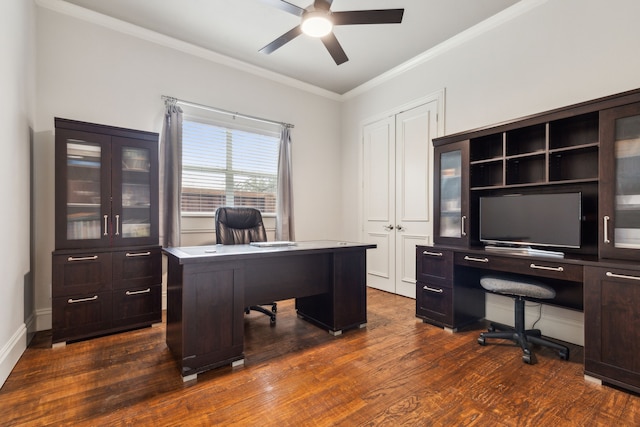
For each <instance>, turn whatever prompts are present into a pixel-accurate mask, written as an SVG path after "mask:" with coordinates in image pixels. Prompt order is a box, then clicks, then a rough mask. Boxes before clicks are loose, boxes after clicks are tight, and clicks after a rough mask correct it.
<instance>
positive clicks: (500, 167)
mask: <svg viewBox="0 0 640 427" xmlns="http://www.w3.org/2000/svg"><path fill="white" fill-rule="evenodd" d="M433 144H434V153H435V158H434V212H435V215H434V242H435V246H434V247H433V248H430V249H428V251H430V252H436V253H440V252H442V253H443V256H442V257H441V259H440V260H437V259H436V258H433V257H431V256H427V255H426V252H425V253H424V254H423V253H421V252H418V254H417V258H416V268H417V271H416V278H417V285H416V286H417V287H416V291H417V301H416V315H417V316H418V317H420V318H423V319H425V320H426V321H430V322H433V323H436V324H440V325H443V326H446V327H450V328H451V327H453V328H455V327H456V325H457V322H458V321H457V319H456V316H459V315H460V314H459V310H462V311H464V310H465V309H466V306H465V305H464V304H461V302H460V301H461V300H462V298H459V297H460V296H461V295H460V294H459V292H460V291H459V290H458V289H459V288H461V289H463V290H465V287H466V285H465V282H467V283H468V282H474V281H475V282H476V283H477V281H478V277H474V276H473V274H474V273H473V271H483V270H484V271H505V272H511V273H518V274H525V275H531V276H535V277H541V278H543V279H544V280H545V281H546V282H548V283H550V284H551V285H552V286H555V289H556V298H555V299H554V301H551V302H548V303H550V304H554V303H557V304H558V305H560V306H564V307H568V308H572V309H577V310H581V309H583V305H584V313H585V354H586V361H585V372H587V373H589V374H590V375H592V376H594V377H597V378H601V379H604V380H606V381H608V382H610V383H613V384H616V385H619V386H622V387H627V388H631V389H633V390H635V391H638V387H639V386H640V379H639V378H640V358H639V357H638V356H637V354H638V348H636V347H637V345H636V342H640V340H638V338H639V337H638V334H637V332H635V331H634V329H633V327H632V325H634V324H638V323H640V318H639V315H638V310H637V307H638V303H640V279H638V276H639V274H638V270H637V261H638V260H640V89H637V90H632V91H628V92H624V93H621V94H616V95H611V96H607V97H604V98H599V99H595V100H592V101H587V102H583V103H580V104H575V105H571V106H567V107H562V108H558V109H555V110H552V111H547V112H543V113H540V114H535V115H531V116H528V117H523V118H521V119H517V120H513V121H509V122H505V123H501V124H498V125H494V126H487V127H483V128H478V129H475V130H470V131H467V132H460V133H458V134H452V135H446V136H443V137H440V138H436V139H434V141H433ZM572 192H573V193H575V192H579V193H581V210H582V212H581V243H580V247H579V248H574V247H572V248H563V250H564V251H565V253H566V254H567V259H565V260H559V261H560V262H557V261H556V260H550V259H547V260H544V259H541V260H539V261H538V260H536V258H535V255H533V256H529V254H524V255H525V256H522V257H521V258H520V260H519V259H518V258H517V257H515V258H514V257H513V256H511V257H509V256H498V255H494V253H497V252H494V251H485V250H484V246H483V244H482V242H481V241H480V218H479V216H480V200H481V198H483V197H490V196H506V195H513V194H551V193H555V194H563V193H572ZM443 248H444V249H446V248H449V249H450V250H451V251H453V252H454V253H455V255H454V256H453V261H451V262H450V263H449V261H446V260H447V259H448V258H447V257H448V256H449V255H447V256H445V255H444V254H445V253H447V251H446V250H442V249H443ZM610 265H613V266H615V269H613V270H612V269H609V268H608V267H607V266H610ZM532 269H534V270H535V271H533V270H532ZM583 269H584V270H583ZM618 270H620V271H622V273H619V274H618V273H616V272H615V271H618ZM443 272H445V273H446V274H443ZM634 272H635V273H634ZM461 274H463V275H465V274H469V275H470V276H468V277H459V276H460V275H461ZM619 276H623V277H624V278H621V277H619ZM628 276H633V278H629V277H628ZM583 286H584V299H582V298H581V297H582V292H583V289H582V288H583ZM467 294H468V292H467ZM635 329H637V328H635Z"/></svg>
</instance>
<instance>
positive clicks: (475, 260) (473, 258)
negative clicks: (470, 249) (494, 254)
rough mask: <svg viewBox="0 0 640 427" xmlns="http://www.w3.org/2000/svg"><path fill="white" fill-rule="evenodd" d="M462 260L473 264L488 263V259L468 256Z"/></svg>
mask: <svg viewBox="0 0 640 427" xmlns="http://www.w3.org/2000/svg"><path fill="white" fill-rule="evenodd" d="M464 260H465V261H474V262H489V258H476V257H472V256H468V255H465V256H464Z"/></svg>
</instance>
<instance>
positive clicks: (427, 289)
mask: <svg viewBox="0 0 640 427" xmlns="http://www.w3.org/2000/svg"><path fill="white" fill-rule="evenodd" d="M422 289H423V290H425V291H429V292H435V293H436V294H441V293H442V292H444V291H443V290H442V289H436V288H430V287H428V286H424V287H423V288H422Z"/></svg>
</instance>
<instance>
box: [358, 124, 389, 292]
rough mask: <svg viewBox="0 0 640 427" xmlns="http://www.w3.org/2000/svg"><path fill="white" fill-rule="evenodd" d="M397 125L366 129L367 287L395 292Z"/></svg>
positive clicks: (368, 126) (365, 209)
mask: <svg viewBox="0 0 640 427" xmlns="http://www.w3.org/2000/svg"><path fill="white" fill-rule="evenodd" d="M394 133H395V124H394V120H393V119H392V118H387V119H384V120H381V121H379V122H376V123H372V124H370V125H367V126H365V128H364V132H363V137H364V148H363V149H364V217H365V221H364V228H365V240H366V242H367V243H375V244H376V245H377V248H376V249H372V250H369V251H367V268H368V271H367V284H368V285H369V286H371V287H373V288H376V289H380V290H383V291H387V292H395V286H394V283H393V278H394V277H395V268H394V267H395V264H394V258H395V233H394V229H395V225H394V223H395V206H394V201H395V179H394V176H395V144H394Z"/></svg>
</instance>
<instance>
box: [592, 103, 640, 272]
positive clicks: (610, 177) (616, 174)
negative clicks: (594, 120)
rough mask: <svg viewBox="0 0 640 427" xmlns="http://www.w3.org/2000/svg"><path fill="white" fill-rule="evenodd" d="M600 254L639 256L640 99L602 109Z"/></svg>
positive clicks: (620, 256) (611, 256)
mask: <svg viewBox="0 0 640 427" xmlns="http://www.w3.org/2000/svg"><path fill="white" fill-rule="evenodd" d="M600 140H601V143H602V146H601V153H600V199H599V209H600V232H599V237H600V245H599V249H600V256H601V257H603V258H622V259H640V103H636V104H630V105H624V106H621V107H617V108H610V109H607V110H603V111H601V112H600Z"/></svg>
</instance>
